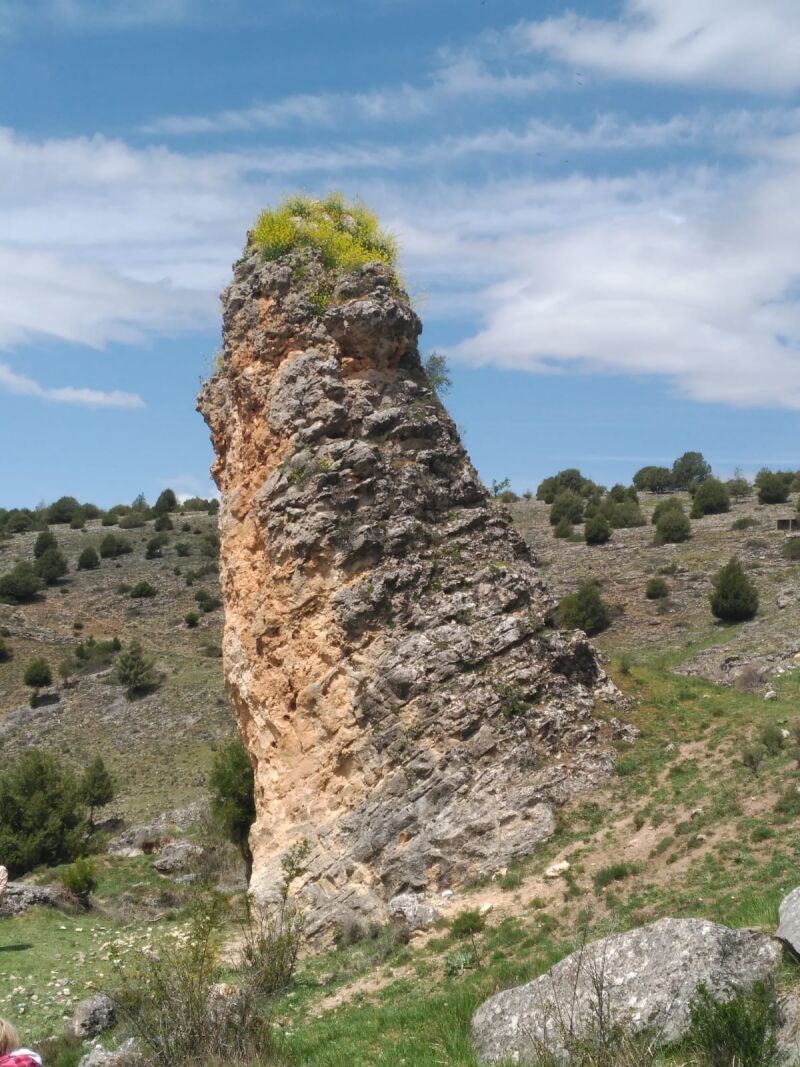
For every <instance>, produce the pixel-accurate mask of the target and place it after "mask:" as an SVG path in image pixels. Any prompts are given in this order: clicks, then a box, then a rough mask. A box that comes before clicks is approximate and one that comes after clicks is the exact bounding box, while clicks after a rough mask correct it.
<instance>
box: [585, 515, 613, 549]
mask: <svg viewBox="0 0 800 1067" xmlns="http://www.w3.org/2000/svg"><path fill="white" fill-rule="evenodd" d="M583 538H584V540H585V541H586V544H587V545H604V544H605V543H606V541H608V540H610V538H611V527H610V526H609V524H608V519H607V518H606V517H605V515H593V516H592V517H591V519H587V520H586V526H585V527H584V530H583Z"/></svg>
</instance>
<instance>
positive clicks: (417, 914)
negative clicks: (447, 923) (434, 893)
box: [387, 893, 439, 930]
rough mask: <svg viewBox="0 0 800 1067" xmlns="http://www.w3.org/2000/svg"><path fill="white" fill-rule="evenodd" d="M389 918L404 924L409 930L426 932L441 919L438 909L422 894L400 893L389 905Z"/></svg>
mask: <svg viewBox="0 0 800 1067" xmlns="http://www.w3.org/2000/svg"><path fill="white" fill-rule="evenodd" d="M387 909H388V912H389V918H390V919H394V920H395V921H399V922H401V923H404V924H405V925H406V926H407V927H408V928H409V930H425V929H427V928H428V927H429V926H433V924H434V923H435V922H436V920H437V919H438V918H439V911H438V909H437V908H435V907H434V906H433V904H431V903H430V901H429V900H426V899H425V897H424V896H423V895H422V894H421V893H400V894H399V895H398V896H396V897H393V898H392V899H391V900H390V901H389V903H388V905H387Z"/></svg>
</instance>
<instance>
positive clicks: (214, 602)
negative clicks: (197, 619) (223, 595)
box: [194, 589, 222, 615]
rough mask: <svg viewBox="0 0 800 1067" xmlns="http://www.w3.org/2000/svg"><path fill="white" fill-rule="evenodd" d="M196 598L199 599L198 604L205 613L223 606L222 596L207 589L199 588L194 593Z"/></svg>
mask: <svg viewBox="0 0 800 1067" xmlns="http://www.w3.org/2000/svg"><path fill="white" fill-rule="evenodd" d="M194 598H195V600H196V601H197V606H198V607H199V608H200V610H201V611H202V612H203V614H204V615H208V614H209V613H210V612H212V611H216V610H217V608H219V607H221V606H222V601H221V600H220V598H219V597H216V596H212V595H211V593H209V591H208V590H207V589H198V590H197V592H196V593H195V594H194Z"/></svg>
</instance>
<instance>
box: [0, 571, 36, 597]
mask: <svg viewBox="0 0 800 1067" xmlns="http://www.w3.org/2000/svg"><path fill="white" fill-rule="evenodd" d="M42 584H43V583H42V579H41V578H40V577H39V575H38V574H37V573H36V571H35V570H34V568H33V564H32V563H18V564H17V565H16V567H15V568H14V569H13V570H12V571H9V572H8V573H7V574H3V575H0V600H6V601H8V602H9V603H11V604H17V603H22V602H23V601H26V600H33V599H34V597H35V596H36V594H37V593H38V592H39V591H40V589H41V588H42Z"/></svg>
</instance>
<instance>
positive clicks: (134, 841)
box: [106, 801, 208, 856]
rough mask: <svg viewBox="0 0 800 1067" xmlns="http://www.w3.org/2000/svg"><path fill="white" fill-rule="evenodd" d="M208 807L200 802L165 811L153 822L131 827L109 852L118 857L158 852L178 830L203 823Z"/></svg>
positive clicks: (111, 844)
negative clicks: (165, 841) (166, 840)
mask: <svg viewBox="0 0 800 1067" xmlns="http://www.w3.org/2000/svg"><path fill="white" fill-rule="evenodd" d="M207 811H208V805H207V804H205V803H203V802H202V801H199V802H198V803H196V804H191V805H190V806H189V807H188V808H176V809H175V810H174V811H165V812H164V813H163V815H159V816H158V817H157V818H156V819H153V820H152V822H149V823H142V824H141V825H139V826H131V827H130V828H129V829H127V830H124V831H123V832H122V833H121V834H118V835H117V836H116V837H115V838H113V839H112V840H111V841H110V842H109V843H108V847H107V849H106V851H107V852H110V853H112V854H113V855H116V856H141V854H142V853H143V852H157V851H158V850H159V848H161V845H162V843H163V842H164V840H165V839H166V838H169V836H170V835H171V834H174V833H175V831H176V830H188V829H189V828H190V827H191V826H194V825H196V824H197V823H198V822H200V821H201V819H202V818H203V816H204V815H205V814H206V812H207Z"/></svg>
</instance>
